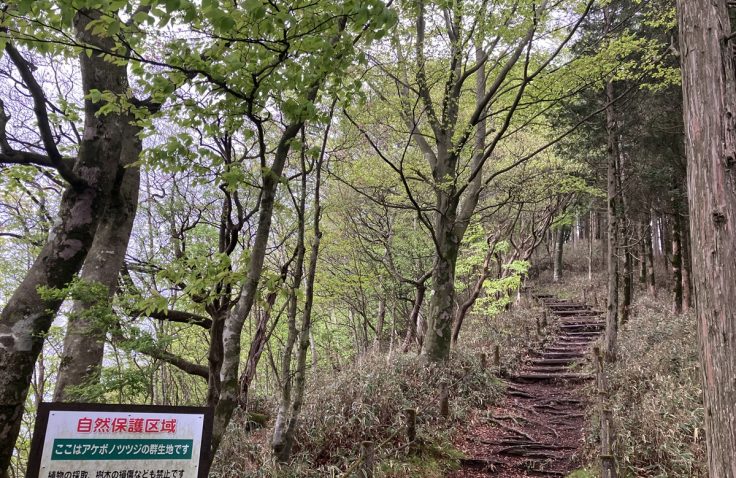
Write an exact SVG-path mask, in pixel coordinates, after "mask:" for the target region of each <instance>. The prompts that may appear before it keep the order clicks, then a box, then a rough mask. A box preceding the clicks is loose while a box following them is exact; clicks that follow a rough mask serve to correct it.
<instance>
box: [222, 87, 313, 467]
mask: <svg viewBox="0 0 736 478" xmlns="http://www.w3.org/2000/svg"><path fill="white" fill-rule="evenodd" d="M316 94H317V93H316V89H315V90H314V92H313V94H310V98H309V100H310V101H311V100H313V99H314V96H316ZM301 128H302V123H301V122H295V123H292V124H290V125H289V126H287V127H286V129H285V130H284V132H283V133H282V135H281V138H280V140H279V142H278V146H277V148H276V152H275V156H274V159H273V162H272V163H271V167H270V168H263V169H262V183H263V184H262V188H261V204H260V209H259V211H258V227H257V229H256V234H255V239H254V241H253V247H252V248H251V252H250V261H249V262H248V266H247V273H246V278H245V280H244V283H243V286H242V289H241V291H240V294H239V297H238V300H237V303H236V304H235V306H234V307H233V308H232V309H231V310H230V311H229V313H228V314H227V316H226V318H225V320H224V321H223V324H222V327H223V329H222V364H221V366H220V395H219V397H218V400H217V406H216V407H215V417H214V423H213V429H212V448H211V453H210V460H212V459H214V456H215V453H216V452H217V449H218V448H219V446H220V442H221V441H222V437H223V435H224V434H225V430H226V428H227V425H228V423H230V417H231V416H232V414H233V411H234V410H235V407H237V405H238V403H239V401H240V400H242V396H241V391H240V387H239V376H238V369H239V366H240V348H241V337H242V332H243V326H244V325H245V320H246V318H247V317H248V315H249V314H250V310H251V308H252V307H253V303H254V301H255V298H256V293H257V290H258V284H259V283H260V279H261V271H262V270H263V263H264V261H265V258H266V251H267V249H268V239H269V237H270V235H271V221H272V218H273V210H274V205H275V203H276V192H277V189H278V185H279V183H280V182H281V174H282V172H283V170H284V165H285V163H286V159H287V156H288V153H289V151H290V149H291V142H292V140H293V139H294V138H295V137H296V135H297V134H298V133H299V130H300V129H301ZM264 154H265V152H264ZM214 325H215V324H213V326H214Z"/></svg>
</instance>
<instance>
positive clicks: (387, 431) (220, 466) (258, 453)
mask: <svg viewBox="0 0 736 478" xmlns="http://www.w3.org/2000/svg"><path fill="white" fill-rule="evenodd" d="M441 387H444V388H446V389H447V390H449V395H450V417H449V418H448V419H444V418H441V417H440V409H439V401H440V395H439V390H440V388H441ZM500 393H501V390H500V385H499V382H498V381H497V379H496V375H495V372H494V370H493V369H492V368H491V367H489V366H485V367H483V366H482V364H481V359H480V357H479V355H477V354H467V353H454V354H453V357H452V359H451V362H450V364H449V366H448V367H442V368H440V367H435V366H432V365H426V364H424V363H423V362H422V361H421V360H420V359H419V358H417V357H416V356H415V355H398V356H394V357H392V358H391V359H387V358H386V356H379V355H375V356H371V357H366V358H364V359H363V360H362V362H361V364H360V365H354V366H352V367H348V368H346V369H345V370H343V371H341V372H337V373H334V374H324V375H321V376H319V377H315V378H314V379H313V380H312V381H311V384H310V389H309V391H308V393H307V401H306V402H305V404H304V408H303V410H302V414H301V417H300V427H299V431H298V434H297V438H296V444H295V449H294V453H293V459H292V462H291V463H290V464H289V465H288V466H279V465H276V464H275V463H274V462H273V460H272V457H271V450H270V447H269V441H270V438H271V429H270V428H266V429H262V430H258V431H255V432H250V431H248V430H247V427H246V424H245V423H244V421H245V420H244V419H243V418H242V417H240V418H239V419H236V420H233V424H232V425H231V428H230V429H229V430H228V433H227V434H226V439H225V441H224V442H223V444H222V446H221V449H220V451H219V453H218V455H217V459H216V460H215V463H214V464H213V468H212V471H211V474H210V476H212V477H218V478H236V477H237V478H243V477H261V476H263V477H266V476H268V477H283V478H286V477H327V476H335V477H339V476H342V473H343V471H344V470H346V469H347V468H349V467H350V465H351V464H352V463H354V462H355V460H357V459H358V457H359V450H360V445H361V443H363V442H366V441H369V442H372V443H373V446H374V447H375V448H376V450H375V455H376V471H375V474H374V476H376V477H399V476H400V477H408V476H415V477H427V478H431V477H434V476H436V477H441V476H444V473H445V472H446V471H447V470H448V469H449V468H450V467H452V466H453V464H455V465H456V464H457V459H458V458H459V454H458V452H457V451H455V450H454V448H453V446H452V444H451V431H452V428H453V424H454V423H456V422H457V421H458V420H462V419H463V418H464V417H465V416H466V415H467V414H468V413H469V411H471V410H473V409H475V408H480V407H483V406H484V405H486V404H487V403H489V402H491V401H494V400H495V399H496V398H497V397H498V396H499V395H500ZM267 407H272V408H275V403H272V404H268V405H267ZM410 408H411V409H415V410H416V411H417V439H416V440H415V442H413V443H407V442H408V440H407V436H406V433H405V428H406V423H405V410H406V409H410Z"/></svg>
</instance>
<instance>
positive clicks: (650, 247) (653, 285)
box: [645, 213, 657, 297]
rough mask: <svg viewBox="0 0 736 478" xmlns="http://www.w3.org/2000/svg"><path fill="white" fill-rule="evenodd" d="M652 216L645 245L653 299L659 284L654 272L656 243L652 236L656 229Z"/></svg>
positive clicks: (650, 291)
mask: <svg viewBox="0 0 736 478" xmlns="http://www.w3.org/2000/svg"><path fill="white" fill-rule="evenodd" d="M652 217H653V216H652V214H651V213H650V215H649V223H648V224H647V228H646V238H645V243H646V247H647V261H648V262H649V276H648V277H647V289H648V290H649V294H650V295H651V296H652V297H656V296H657V283H656V275H655V272H654V242H653V239H652V235H653V234H654V228H653V227H652Z"/></svg>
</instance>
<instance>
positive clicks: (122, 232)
mask: <svg viewBox="0 0 736 478" xmlns="http://www.w3.org/2000/svg"><path fill="white" fill-rule="evenodd" d="M131 119H132V118H131ZM131 119H128V121H129V124H128V126H127V127H126V131H125V133H124V134H123V138H124V139H123V145H122V152H121V161H120V166H119V168H118V179H117V180H116V184H115V187H114V189H113V192H112V195H111V199H110V205H109V206H108V208H107V213H106V214H105V217H103V218H102V220H101V221H100V225H99V226H98V227H97V232H96V234H95V238H94V241H93V242H92V246H91V248H90V251H89V253H88V254H87V258H86V259H85V261H84V267H83V269H82V274H81V279H82V281H84V282H87V283H97V284H100V285H102V286H104V287H105V288H106V289H107V290H108V295H107V299H108V300H111V299H112V297H113V296H114V295H115V293H116V291H117V286H118V278H119V275H120V269H121V267H122V266H123V260H124V259H125V252H126V251H127V250H128V242H129V241H130V234H131V232H132V230H133V222H134V221H135V213H136V211H137V209H138V190H139V188H140V168H138V167H137V166H132V165H133V164H134V163H135V162H136V161H137V160H138V156H139V155H140V153H141V150H142V142H141V140H140V138H138V133H139V132H140V128H139V127H137V126H134V125H132V124H130V120H131ZM93 305H94V304H90V303H85V302H83V301H79V300H77V301H74V304H73V305H72V311H71V314H70V316H69V321H68V323H67V329H66V335H65V336H64V350H63V353H62V356H61V363H60V365H59V373H58V376H57V378H56V389H55V390H54V401H57V402H61V401H69V400H73V399H74V398H75V396H74V393H73V388H74V387H79V386H83V385H86V384H93V383H97V381H98V378H99V376H100V369H101V367H102V357H103V353H104V349H105V335H106V333H107V330H108V327H109V324H105V323H100V320H99V319H96V318H95V317H89V314H85V313H84V311H85V310H87V309H89V308H90V307H91V306H93Z"/></svg>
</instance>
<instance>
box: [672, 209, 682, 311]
mask: <svg viewBox="0 0 736 478" xmlns="http://www.w3.org/2000/svg"><path fill="white" fill-rule="evenodd" d="M681 237H682V218H681V217H680V213H679V208H678V207H675V214H674V220H673V227H672V296H673V301H672V313H673V314H682V243H681Z"/></svg>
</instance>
